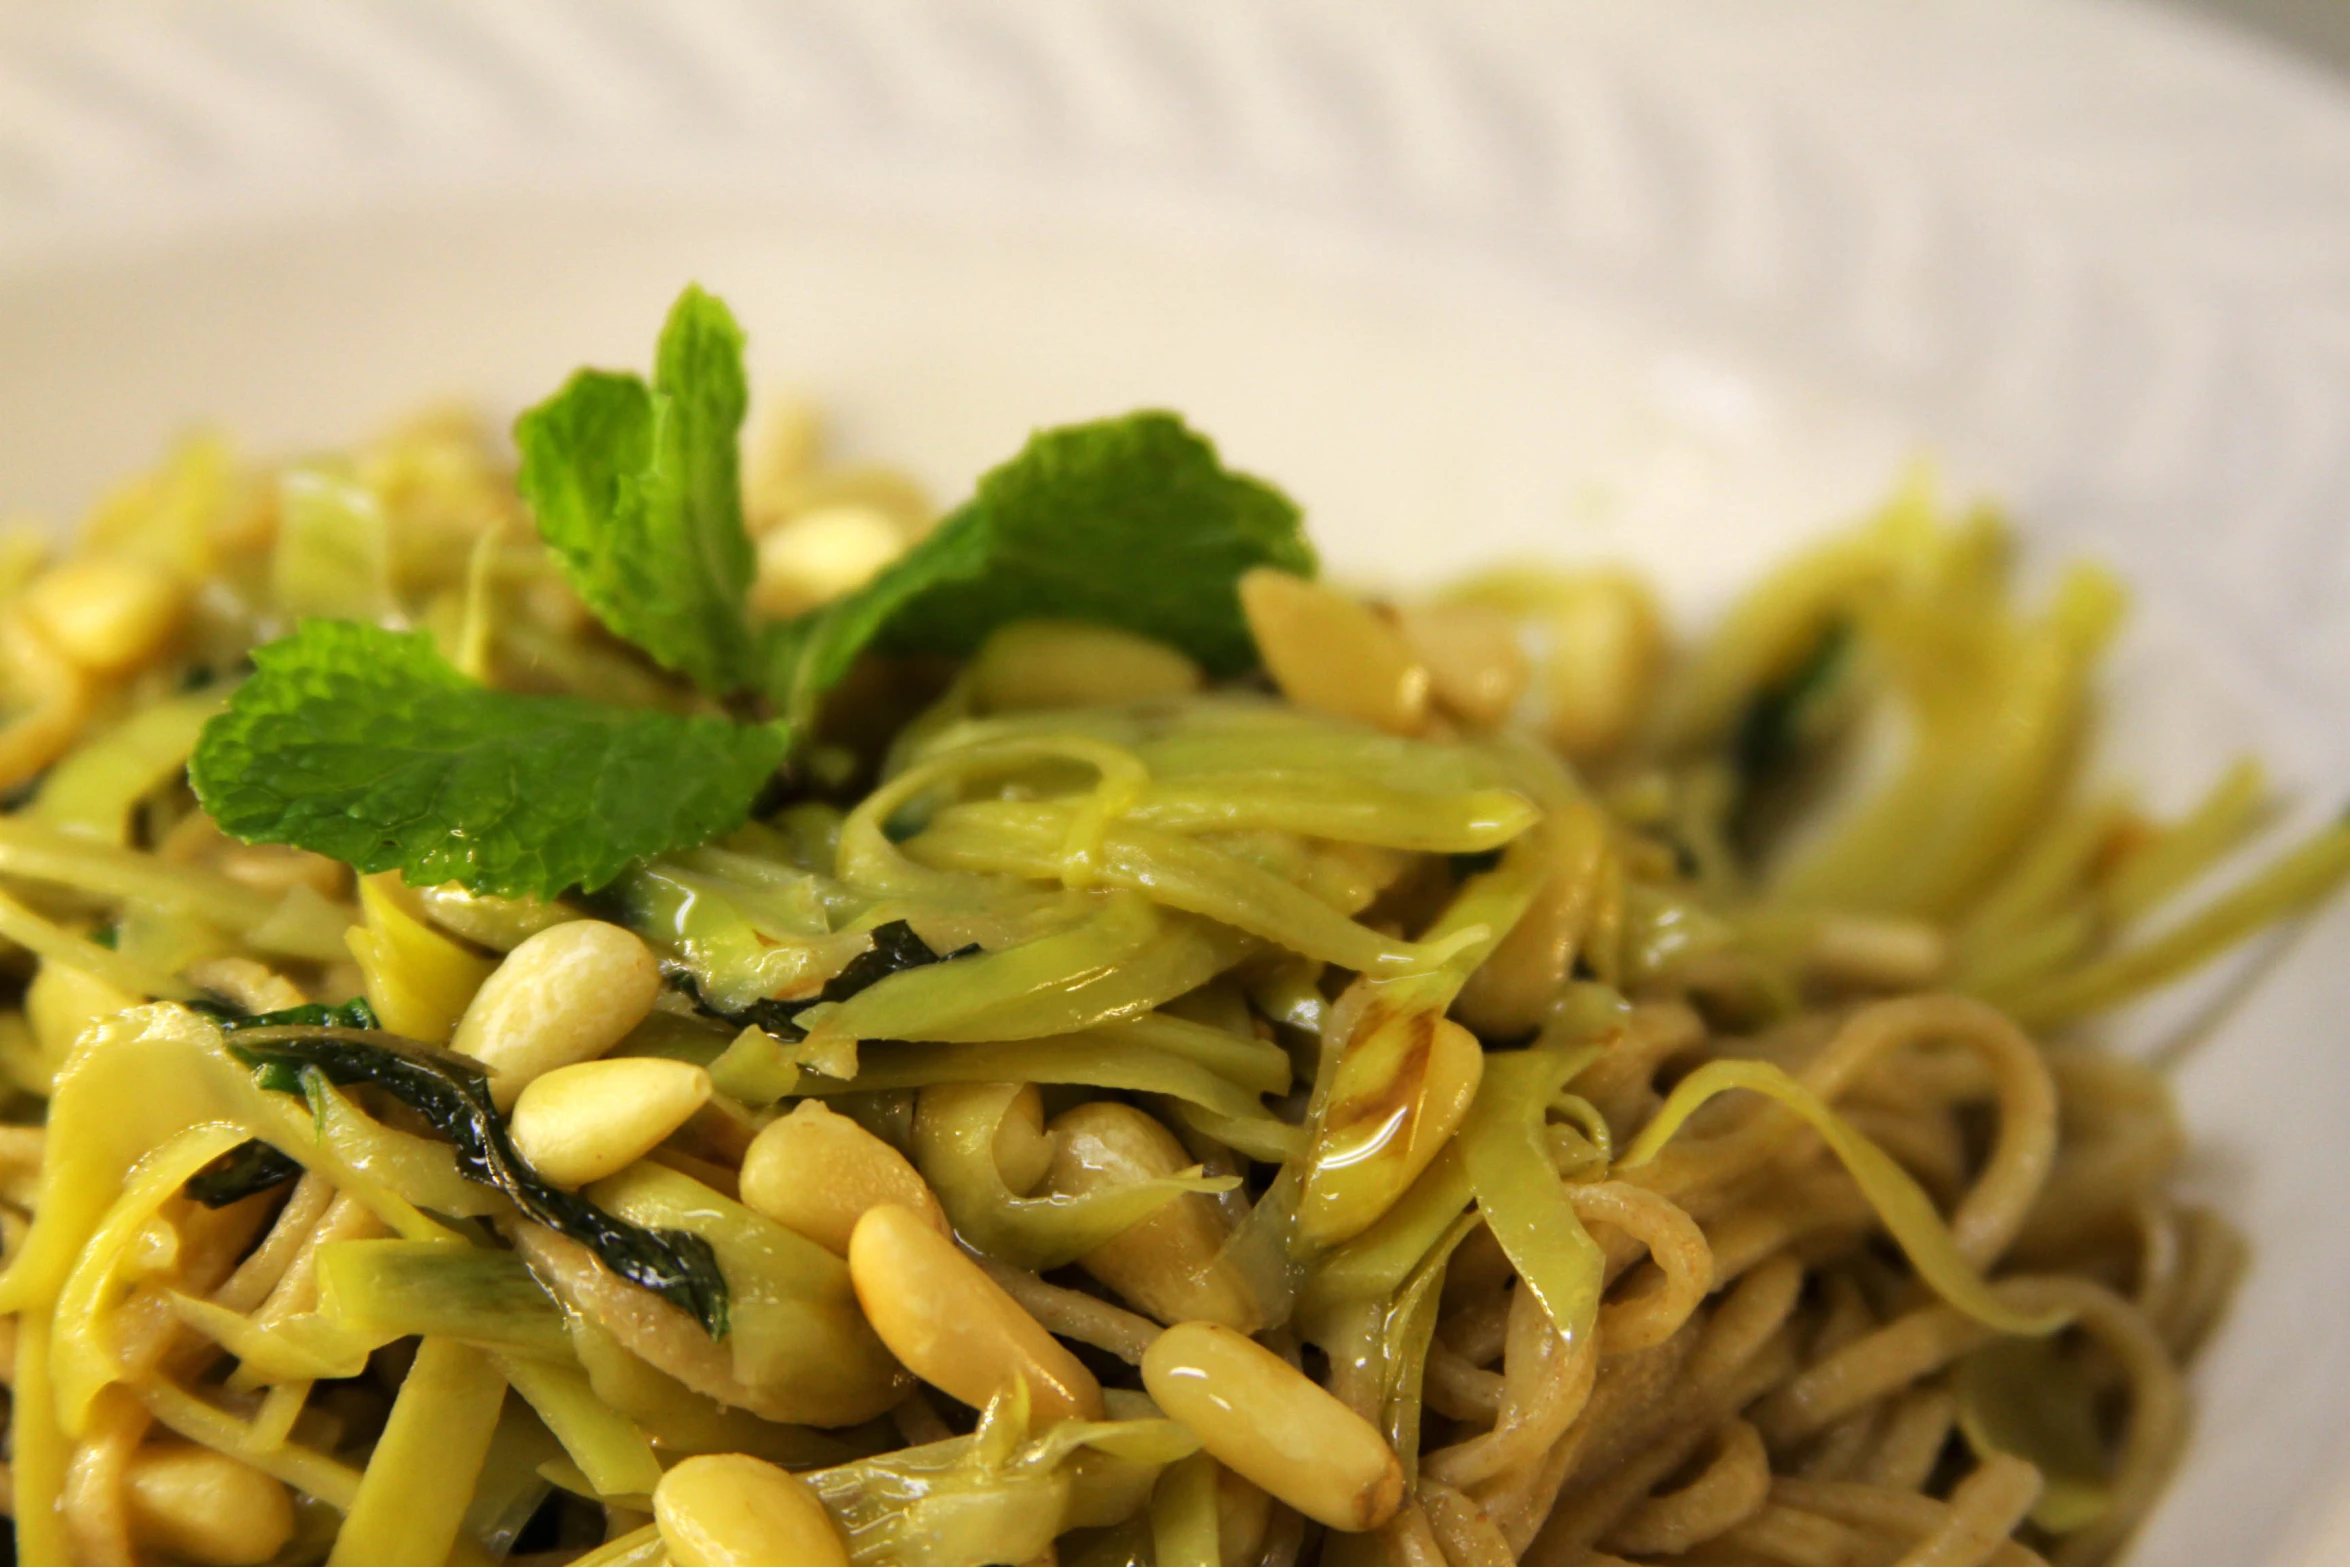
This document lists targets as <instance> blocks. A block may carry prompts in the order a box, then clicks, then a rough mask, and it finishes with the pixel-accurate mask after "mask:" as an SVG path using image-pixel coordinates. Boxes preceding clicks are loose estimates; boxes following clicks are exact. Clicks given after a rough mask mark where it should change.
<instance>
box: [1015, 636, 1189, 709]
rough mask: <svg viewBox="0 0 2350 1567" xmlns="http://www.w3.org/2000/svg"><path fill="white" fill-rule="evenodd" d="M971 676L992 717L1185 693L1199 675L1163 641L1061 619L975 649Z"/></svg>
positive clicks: (1181, 656) (1186, 660)
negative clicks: (1001, 714) (1033, 710)
mask: <svg viewBox="0 0 2350 1567" xmlns="http://www.w3.org/2000/svg"><path fill="white" fill-rule="evenodd" d="M969 674H970V680H971V695H972V696H973V697H974V698H975V699H976V700H977V701H978V703H979V706H980V707H981V709H982V710H983V711H986V712H991V713H1003V712H1021V711H1028V710H1032V709H1036V708H1048V707H1091V706H1096V705H1099V704H1103V703H1110V702H1140V701H1147V700H1149V699H1150V698H1152V697H1169V696H1183V695H1185V694H1186V693H1188V692H1192V691H1197V690H1198V689H1199V688H1200V681H1201V678H1202V677H1201V674H1200V667H1199V665H1197V664H1195V663H1193V662H1192V661H1191V660H1190V659H1188V658H1186V657H1184V656H1183V655H1182V654H1181V653H1179V652H1177V651H1176V650H1175V649H1173V648H1171V647H1169V646H1167V644H1165V643H1164V642H1154V641H1152V640H1151V639H1150V638H1149V637H1142V636H1136V635H1135V634H1134V633H1133V632H1131V631H1120V630H1117V629H1116V628H1114V627H1111V626H1089V625H1082V624H1079V623H1077V622H1075V621H1061V620H1024V621H1020V622H1018V623H1017V624H1014V625H1009V626H1006V627H1004V628H1003V629H1002V630H1001V631H998V632H997V633H996V634H995V635H993V636H991V637H989V638H988V639H987V641H986V642H984V643H982V644H981V645H980V649H979V652H978V653H977V654H976V655H975V656H974V657H973V658H972V660H971V665H970V671H969Z"/></svg>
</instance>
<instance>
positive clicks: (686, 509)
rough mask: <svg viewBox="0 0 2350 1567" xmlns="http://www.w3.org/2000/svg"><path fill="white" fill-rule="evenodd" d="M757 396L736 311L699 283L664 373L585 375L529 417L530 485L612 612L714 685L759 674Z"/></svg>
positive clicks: (591, 597) (715, 692) (525, 448)
mask: <svg viewBox="0 0 2350 1567" xmlns="http://www.w3.org/2000/svg"><path fill="white" fill-rule="evenodd" d="M748 403H749V392H748V388H747V386H746V383H745V378H744V375H743V334H742V329H741V328H740V327H738V326H736V325H735V320H734V316H733V314H732V312H730V311H729V310H728V309H727V308H726V306H725V305H724V304H722V303H720V302H719V301H718V300H717V299H715V298H713V297H711V296H710V295H708V294H705V293H703V292H702V291H701V289H699V288H696V287H690V286H689V287H688V288H687V289H686V291H685V292H684V293H683V294H682V295H680V296H679V297H678V301H677V303H676V305H675V306H673V307H672V308H671V309H670V312H669V320H668V323H667V324H666V325H665V326H663V327H662V329H661V343H660V347H659V349H658V350H657V352H656V355H655V359H654V363H653V384H652V385H651V386H649V387H648V386H647V385H646V384H645V383H644V382H643V381H641V380H639V379H638V378H637V377H636V376H633V375H625V374H617V373H614V372H612V371H608V370H582V371H580V372H578V373H577V374H575V375H574V376H572V378H571V379H570V380H569V381H568V382H566V383H564V386H563V389H562V390H561V391H559V392H557V393H556V394H555V395H554V396H553V397H550V398H548V399H547V400H546V401H545V402H543V403H541V404H539V405H538V406H537V407H535V408H532V409H530V410H529V411H528V412H526V413H524V414H523V416H522V417H521V418H520V419H517V420H516V421H515V422H514V444H515V445H516V446H517V447H518V448H520V450H521V453H522V470H521V473H520V475H519V476H518V478H517V481H516V482H517V483H518V485H519V486H520V488H521V490H522V496H523V499H524V500H526V501H528V502H529V503H530V508H531V511H532V512H533V513H534V514H535V515H536V516H537V518H538V524H539V533H540V535H541V536H542V537H543V538H545V539H546V541H547V544H548V547H549V548H551V549H553V550H554V552H555V555H556V558H557V559H559V560H560V561H561V562H562V564H563V570H564V574H565V575H566V576H567V577H569V578H570V579H571V585H572V586H573V587H574V588H576V589H577V590H578V592H579V596H580V597H581V598H582V599H584V600H586V601H587V606H588V608H589V609H591V610H593V611H595V615H596V618H597V619H598V620H601V621H602V622H603V623H604V625H605V626H606V627H607V628H608V629H610V630H611V632H612V634H613V635H615V636H617V637H620V638H621V639H622V640H624V641H628V642H633V643H635V644H636V645H637V646H638V647H640V648H643V649H644V650H645V652H646V653H648V654H650V655H651V656H652V659H653V661H654V662H655V663H657V664H659V665H661V666H662V667H663V668H664V669H670V670H674V671H676V672H677V673H678V674H681V675H685V676H687V677H688V678H690V679H691V680H693V682H694V683H695V684H696V685H699V686H700V687H701V688H702V689H703V690H704V691H707V692H709V693H710V694H711V695H712V696H727V695H731V694H732V693H734V692H737V691H741V690H744V689H746V688H748V687H751V686H753V685H755V684H757V682H758V677H759V667H758V658H757V655H756V647H757V638H756V635H755V634H754V632H753V631H752V628H751V621H750V611H749V607H748V599H749V594H750V590H751V578H752V576H753V574H754V573H755V572H756V570H757V557H756V555H755V553H754V551H753V550H752V547H751V540H750V535H749V534H748V533H746V532H745V531H744V529H743V509H742V488H741V484H740V482H739V477H738V474H737V466H736V465H737V461H738V459H737V452H736V437H737V435H738V434H739V432H740V431H741V429H742V422H743V410H744V408H745V407H746V406H747V405H748Z"/></svg>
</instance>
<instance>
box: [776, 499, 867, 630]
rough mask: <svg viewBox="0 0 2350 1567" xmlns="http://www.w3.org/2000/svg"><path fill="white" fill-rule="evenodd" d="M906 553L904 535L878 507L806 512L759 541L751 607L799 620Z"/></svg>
mask: <svg viewBox="0 0 2350 1567" xmlns="http://www.w3.org/2000/svg"><path fill="white" fill-rule="evenodd" d="M905 552H906V533H905V530H904V529H903V528H901V527H899V526H898V522H897V519H896V518H894V517H892V516H890V514H889V513H887V512H885V511H882V510H881V509H880V508H878V507H874V506H860V505H855V504H846V505H837V506H822V507H818V508H817V509H816V510H814V511H807V512H802V513H800V515H798V516H796V517H792V518H789V519H787V520H786V521H784V522H781V523H778V524H776V525H775V526H774V527H772V528H770V529H768V530H767V532H766V533H765V534H764V535H762V536H761V538H760V540H759V574H758V577H757V579H756V580H755V581H754V582H753V584H752V586H751V602H752V604H753V605H755V606H756V607H757V608H758V609H759V610H760V611H761V612H762V613H764V614H769V615H796V614H799V613H800V612H801V611H803V610H809V609H814V608H815V607H816V606H817V605H819V604H824V603H828V602H830V601H831V600H833V599H836V598H839V597H840V596H841V595H842V594H844V593H852V592H855V591H856V590H857V589H858V588H861V587H863V586H864V585H865V584H866V583H867V582H869V581H871V580H872V579H873V576H874V574H875V573H876V572H878V571H880V570H881V568H882V567H884V566H886V565H888V564H889V563H890V562H891V561H893V560H896V559H897V558H898V557H899V556H900V555H903V554H904V553H905Z"/></svg>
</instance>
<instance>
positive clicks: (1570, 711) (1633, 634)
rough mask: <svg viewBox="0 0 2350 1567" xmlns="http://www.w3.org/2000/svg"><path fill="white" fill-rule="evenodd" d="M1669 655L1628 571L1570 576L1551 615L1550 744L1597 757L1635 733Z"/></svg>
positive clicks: (1643, 592) (1652, 609)
mask: <svg viewBox="0 0 2350 1567" xmlns="http://www.w3.org/2000/svg"><path fill="white" fill-rule="evenodd" d="M1663 656H1664V623H1663V619H1662V617H1661V616H1659V615H1658V613H1657V607H1656V600H1655V599H1654V598H1652V597H1651V596H1650V595H1649V591H1648V588H1647V586H1646V585H1645V584H1644V583H1642V582H1641V581H1640V580H1639V579H1638V578H1637V577H1634V576H1632V575H1630V574H1629V573H1627V572H1618V571H1604V572H1592V573H1589V574H1587V575H1581V576H1575V577H1570V578H1567V579H1565V580H1563V581H1562V582H1561V583H1560V584H1559V591H1558V595H1557V599H1556V602H1555V604H1554V607H1553V608H1552V610H1551V614H1550V663H1549V671H1548V673H1549V685H1550V737H1551V740H1552V742H1553V743H1555V744H1556V745H1557V746H1558V748H1559V749H1560V750H1562V751H1564V752H1566V753H1567V754H1568V755H1569V756H1597V755H1600V754H1602V753H1604V752H1607V751H1612V750H1614V749H1615V747H1616V745H1617V744H1618V743H1619V742H1620V741H1622V740H1623V738H1624V737H1625V736H1626V735H1628V734H1630V733H1631V732H1632V725H1633V724H1634V723H1635V722H1636V721H1637V720H1638V718H1639V715H1640V711H1641V709H1642V707H1643V706H1644V705H1645V704H1646V703H1647V701H1648V693H1649V689H1650V687H1651V686H1653V685H1654V684H1655V682H1656V676H1657V671H1658V669H1659V668H1660V666H1661V664H1662V661H1663Z"/></svg>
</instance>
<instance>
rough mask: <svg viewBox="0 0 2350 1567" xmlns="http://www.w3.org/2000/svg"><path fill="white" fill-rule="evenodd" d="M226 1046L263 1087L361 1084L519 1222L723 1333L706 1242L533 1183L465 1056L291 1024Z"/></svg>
mask: <svg viewBox="0 0 2350 1567" xmlns="http://www.w3.org/2000/svg"><path fill="white" fill-rule="evenodd" d="M228 1048H229V1053H230V1054H231V1055H233V1056H235V1057H236V1058H237V1059H238V1060H240V1061H242V1062H244V1063H245V1064H246V1065H247V1066H250V1067H252V1068H253V1069H254V1071H255V1072H256V1073H257V1074H258V1075H259V1080H260V1082H261V1085H262V1086H263V1087H264V1088H270V1087H276V1086H278V1084H279V1083H280V1082H281V1081H282V1078H283V1074H284V1073H285V1072H286V1071H287V1070H288V1069H291V1070H293V1071H295V1072H297V1073H298V1074H299V1075H300V1077H301V1080H302V1081H304V1082H308V1081H310V1080H311V1077H312V1074H314V1073H315V1074H316V1075H317V1076H320V1077H323V1078H325V1079H326V1080H327V1081H328V1082H330V1083H333V1084H335V1085H337V1086H338V1087H349V1086H350V1085H352V1084H354V1083H367V1084H372V1085H373V1086H374V1087H377V1088H380V1089H382V1090H383V1091H384V1092H385V1093H387V1094H390V1095H391V1096H392V1097H393V1098H394V1099H397V1100H399V1101H400V1102H401V1103H402V1104H404V1105H406V1106H407V1107H408V1108H409V1109H411V1110H414V1111H415V1112H416V1113H417V1114H418V1115H420V1116H422V1117H424V1119H425V1120H426V1122H427V1123H429V1124H430V1125H431V1127H432V1129H433V1130H434V1131H436V1132H438V1133H439V1134H440V1135H441V1136H442V1137H444V1138H447V1139H448V1141H449V1143H450V1145H451V1146H452V1147H453V1148H454V1149H455V1150H456V1154H457V1173H458V1174H460V1175H462V1176H464V1177H465V1178H466V1179H467V1180H469V1181H477V1182H479V1183H480V1184H482V1185H484V1186H494V1187H496V1188H497V1189H498V1190H499V1191H502V1192H504V1193H505V1194H506V1195H507V1196H508V1197H509V1198H511V1199H512V1200H513V1203H514V1206H515V1207H516V1208H517V1209H519V1210H521V1212H522V1215H523V1217H524V1218H527V1219H530V1220H532V1221H534V1222H536V1223H539V1224H543V1225H545V1226H546V1227H547V1228H548V1229H550V1230H553V1231H555V1232H556V1233H557V1234H560V1235H566V1236H569V1237H570V1238H571V1239H572V1240H575V1241H577V1242H579V1243H580V1244H581V1245H582V1246H585V1247H586V1248H587V1249H588V1250H589V1251H591V1252H594V1253H595V1255H596V1260H597V1261H599V1262H601V1263H602V1264H603V1265H604V1266H605V1267H607V1268H610V1269H611V1270H612V1271H613V1272H614V1273H617V1274H619V1275H620V1276H621V1277H622V1278H624V1279H626V1280H628V1281H629V1282H630V1283H631V1284H635V1285H639V1286H641V1287H643V1288H645V1289H648V1290H651V1291H652V1292H653V1293H654V1294H656V1295H658V1296H660V1297H661V1298H662V1299H663V1300H666V1301H668V1302H669V1303H670V1304H671V1305H673V1306H676V1307H678V1308H679V1309H680V1310H683V1311H685V1312H688V1313H690V1314H691V1315H692V1316H693V1318H694V1320H696V1321H697V1322H699V1323H701V1324H702V1328H703V1330H704V1331H705V1332H707V1333H708V1334H709V1335H710V1336H711V1337H712V1338H714V1339H721V1338H724V1337H725V1336H726V1319H727V1303H728V1294H727V1285H726V1275H725V1273H724V1272H723V1271H721V1270H720V1268H719V1266H718V1254H717V1253H716V1252H715V1251H714V1250H712V1249H711V1246H710V1243H709V1242H708V1241H706V1240H704V1239H702V1237H700V1236H699V1235H692V1234H688V1233H687V1232H685V1231H683V1230H648V1229H645V1228H643V1227H642V1226H640V1225H635V1224H631V1223H629V1222H628V1221H627V1220H625V1219H620V1218H616V1217H614V1216H613V1215H611V1214H609V1213H606V1212H605V1211H604V1210H603V1209H601V1208H599V1207H597V1206H596V1205H595V1204H594V1203H592V1202H589V1201H588V1200H587V1199H586V1198H585V1197H582V1196H580V1195H579V1194H577V1193H576V1192H567V1191H564V1190H563V1189H562V1188H561V1187H557V1186H550V1185H548V1184H547V1183H546V1182H545V1181H543V1180H541V1179H539V1176H538V1173H537V1172H536V1171H534V1170H533V1169H531V1167H530V1166H529V1165H528V1164H527V1163H525V1162H524V1161H523V1158H522V1156H521V1155H520V1154H519V1153H517V1152H515V1149H514V1143H513V1140H512V1139H511V1138H509V1137H508V1136H507V1134H506V1124H505V1122H504V1121H502V1120H501V1119H500V1118H499V1116H498V1112H497V1110H496V1108H495V1107H494V1106H493V1105H492V1103H491V1101H490V1088H489V1078H488V1077H487V1075H485V1074H484V1073H483V1072H482V1070H481V1068H480V1067H479V1066H478V1065H476V1064H475V1063H473V1062H471V1061H468V1060H467V1059H466V1058H465V1057H463V1056H460V1055H454V1054H451V1053H450V1052H448V1051H445V1050H432V1049H428V1048H426V1047H424V1046H422V1045H418V1044H416V1043H415V1042H414V1041H412V1040H403V1041H399V1042H397V1043H394V1042H392V1041H391V1040H390V1039H389V1037H388V1036H387V1039H386V1040H385V1041H384V1042H381V1043H379V1042H377V1041H374V1040H370V1039H366V1038H363V1037H360V1035H359V1034H358V1033H356V1032H355V1031H350V1030H340V1029H338V1030H331V1031H329V1030H320V1031H318V1032H316V1033H310V1034H306V1033H305V1032H304V1030H303V1027H302V1026H300V1025H297V1026H294V1027H270V1028H257V1027H248V1028H246V1029H242V1030H239V1031H238V1032H237V1033H235V1034H234V1035H232V1036H231V1037H230V1039H229V1042H228ZM236 1151H237V1150H235V1149H231V1150H230V1152H231V1153H234V1152H236Z"/></svg>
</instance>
